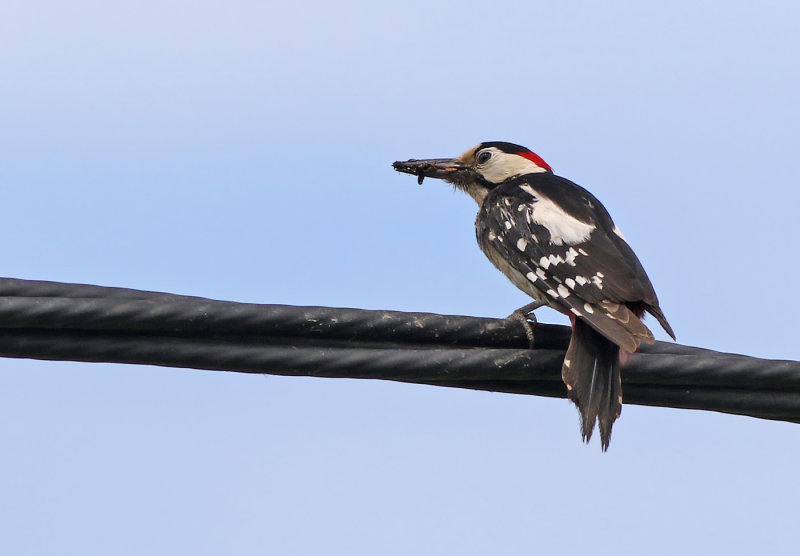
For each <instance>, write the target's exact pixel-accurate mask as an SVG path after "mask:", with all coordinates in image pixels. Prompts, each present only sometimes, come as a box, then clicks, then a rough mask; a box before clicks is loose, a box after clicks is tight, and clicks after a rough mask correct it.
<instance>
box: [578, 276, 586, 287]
mask: <svg viewBox="0 0 800 556" xmlns="http://www.w3.org/2000/svg"><path fill="white" fill-rule="evenodd" d="M575 281H576V282H577V283H579V284H580V285H581V286H583V285H584V284H586V283H587V282H589V280H588V279H587V278H586V276H576V277H575Z"/></svg>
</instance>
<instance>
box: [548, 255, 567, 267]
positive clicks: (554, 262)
mask: <svg viewBox="0 0 800 556" xmlns="http://www.w3.org/2000/svg"><path fill="white" fill-rule="evenodd" d="M548 258H549V259H550V264H552V265H557V264H560V263H563V262H564V259H562V258H561V255H550V257H548Z"/></svg>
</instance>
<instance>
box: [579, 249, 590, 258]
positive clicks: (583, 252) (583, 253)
mask: <svg viewBox="0 0 800 556" xmlns="http://www.w3.org/2000/svg"><path fill="white" fill-rule="evenodd" d="M578 253H580V254H581V255H583V256H584V257H588V256H589V253H587V252H586V251H584V250H583V247H578Z"/></svg>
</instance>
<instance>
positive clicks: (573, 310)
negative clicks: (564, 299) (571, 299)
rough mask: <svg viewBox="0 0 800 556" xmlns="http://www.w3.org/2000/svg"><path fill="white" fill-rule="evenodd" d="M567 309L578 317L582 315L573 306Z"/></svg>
mask: <svg viewBox="0 0 800 556" xmlns="http://www.w3.org/2000/svg"><path fill="white" fill-rule="evenodd" d="M569 310H570V311H572V312H573V313H574V314H576V315H578V316H579V317H580V316H582V315H581V312H580V311H578V310H577V309H576V308H575V307H570V308H569Z"/></svg>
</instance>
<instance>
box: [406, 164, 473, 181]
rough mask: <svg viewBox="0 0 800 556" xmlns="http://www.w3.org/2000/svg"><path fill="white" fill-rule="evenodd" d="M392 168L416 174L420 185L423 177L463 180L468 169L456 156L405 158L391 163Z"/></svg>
mask: <svg viewBox="0 0 800 556" xmlns="http://www.w3.org/2000/svg"><path fill="white" fill-rule="evenodd" d="M392 168H394V169H395V170H397V171H398V172H403V173H404V174H412V175H414V176H417V183H419V184H420V185H422V180H424V179H425V178H437V179H442V180H446V181H449V182H461V181H464V180H465V178H466V176H467V175H468V174H469V172H470V169H469V167H467V166H464V164H463V163H462V162H461V161H460V160H458V159H456V158H428V159H426V160H415V159H413V158H412V159H411V160H405V161H402V162H401V161H398V162H395V163H394V164H392Z"/></svg>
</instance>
